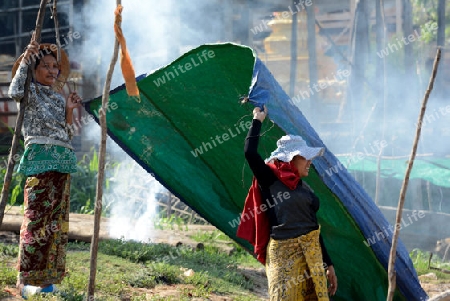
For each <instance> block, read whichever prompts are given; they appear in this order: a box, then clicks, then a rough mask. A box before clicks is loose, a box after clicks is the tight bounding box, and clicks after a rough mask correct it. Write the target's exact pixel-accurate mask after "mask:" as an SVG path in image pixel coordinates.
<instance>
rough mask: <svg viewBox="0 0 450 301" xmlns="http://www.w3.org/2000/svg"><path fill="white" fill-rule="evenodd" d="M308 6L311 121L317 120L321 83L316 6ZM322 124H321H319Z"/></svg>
mask: <svg viewBox="0 0 450 301" xmlns="http://www.w3.org/2000/svg"><path fill="white" fill-rule="evenodd" d="M312 3H313V5H306V26H307V29H308V30H307V31H308V58H309V59H308V71H309V86H310V88H311V91H313V92H314V93H311V94H310V95H309V98H310V100H311V106H310V107H311V110H310V112H311V117H310V120H315V119H317V116H316V115H317V114H316V108H317V106H318V100H319V95H318V92H317V82H318V81H319V79H318V77H319V76H318V75H317V49H316V13H315V11H314V9H315V4H314V1H312ZM313 88H314V89H313ZM319 124H320V123H319Z"/></svg>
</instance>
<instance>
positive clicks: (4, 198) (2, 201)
mask: <svg viewBox="0 0 450 301" xmlns="http://www.w3.org/2000/svg"><path fill="white" fill-rule="evenodd" d="M46 5H47V1H46V0H41V5H40V7H39V11H38V15H37V18H36V28H35V30H34V37H35V39H36V42H38V43H40V42H41V32H42V24H43V23H44V16H45V6H46ZM19 22H22V20H19ZM35 63H36V62H35V60H31V65H30V67H29V68H28V73H27V80H26V81H25V87H24V94H23V98H22V101H21V102H20V106H19V113H18V115H17V119H16V127H15V128H14V135H13V139H12V144H11V150H10V152H9V156H8V167H7V168H6V174H5V179H4V181H3V188H2V194H1V197H0V227H1V226H2V222H3V216H4V214H5V208H6V203H7V202H8V196H9V186H10V185H11V179H12V173H13V170H14V164H15V160H14V158H15V156H16V153H17V148H18V145H19V141H20V132H21V131H22V124H23V116H24V113H25V107H26V106H27V104H28V94H29V91H30V83H31V78H32V76H33V74H32V73H33V70H34V65H35Z"/></svg>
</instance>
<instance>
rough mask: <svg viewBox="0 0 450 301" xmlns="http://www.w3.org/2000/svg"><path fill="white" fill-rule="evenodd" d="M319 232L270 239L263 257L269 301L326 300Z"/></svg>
mask: <svg viewBox="0 0 450 301" xmlns="http://www.w3.org/2000/svg"><path fill="white" fill-rule="evenodd" d="M319 233H320V232H319V230H315V231H311V232H310V233H308V234H306V235H302V236H299V237H296V238H290V239H283V240H274V239H272V238H271V239H270V241H269V244H268V246H267V258H266V273H267V279H268V282H269V296H270V301H280V300H283V301H310V300H311V301H312V300H319V301H325V300H326V301H328V300H329V298H328V290H327V279H326V274H325V269H324V264H323V259H322V249H321V247H320V243H319Z"/></svg>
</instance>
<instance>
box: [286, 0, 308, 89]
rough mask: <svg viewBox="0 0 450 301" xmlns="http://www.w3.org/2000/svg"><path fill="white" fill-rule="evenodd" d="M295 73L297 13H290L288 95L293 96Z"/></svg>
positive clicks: (293, 3)
mask: <svg viewBox="0 0 450 301" xmlns="http://www.w3.org/2000/svg"><path fill="white" fill-rule="evenodd" d="M292 5H293V6H295V0H292ZM308 45H309V44H308ZM296 75H297V14H292V27H291V68H290V83H289V96H290V97H294V96H295V86H296V83H295V82H296Z"/></svg>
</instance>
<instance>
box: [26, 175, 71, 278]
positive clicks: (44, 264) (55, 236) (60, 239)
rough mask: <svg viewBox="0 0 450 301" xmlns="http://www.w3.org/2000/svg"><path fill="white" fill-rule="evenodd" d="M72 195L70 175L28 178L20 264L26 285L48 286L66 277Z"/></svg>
mask: <svg viewBox="0 0 450 301" xmlns="http://www.w3.org/2000/svg"><path fill="white" fill-rule="evenodd" d="M69 193H70V174H67V173H60V172H55V171H49V172H44V173H40V174H37V175H34V176H29V177H28V178H27V180H26V183H25V191H24V209H25V212H24V219H23V223H22V226H21V228H20V244H19V258H18V263H17V269H18V271H19V275H18V277H19V279H20V280H21V282H22V283H24V284H29V285H35V286H46V285H50V284H58V283H61V281H62V279H63V278H64V275H65V273H66V251H65V248H66V245H67V241H68V232H69V206H70V204H69Z"/></svg>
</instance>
